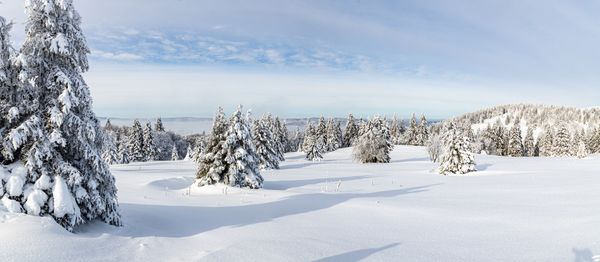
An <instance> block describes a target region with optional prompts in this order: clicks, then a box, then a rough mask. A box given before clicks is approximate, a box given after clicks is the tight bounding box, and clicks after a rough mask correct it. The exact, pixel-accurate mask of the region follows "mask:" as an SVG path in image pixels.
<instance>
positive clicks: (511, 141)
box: [507, 125, 524, 157]
mask: <svg viewBox="0 0 600 262" xmlns="http://www.w3.org/2000/svg"><path fill="white" fill-rule="evenodd" d="M522 141H523V139H522V138H521V128H520V127H519V126H518V125H514V126H513V127H512V128H511V129H510V131H509V132H508V152H507V154H508V155H509V156H512V157H521V156H523V155H524V154H523V142H522Z"/></svg>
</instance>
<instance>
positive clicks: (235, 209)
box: [0, 146, 600, 261]
mask: <svg viewBox="0 0 600 262" xmlns="http://www.w3.org/2000/svg"><path fill="white" fill-rule="evenodd" d="M391 156H392V163H390V164H367V165H363V164H357V163H354V162H353V161H352V159H351V149H342V150H338V151H336V152H333V153H329V154H326V155H325V159H324V160H323V161H321V162H315V163H313V162H308V161H306V160H304V158H303V155H301V154H298V153H291V154H288V155H287V161H286V162H283V163H282V166H281V170H273V171H265V172H264V173H263V175H264V177H265V181H266V182H265V184H264V189H262V190H250V189H236V188H226V187H223V186H212V187H207V188H198V187H196V186H192V184H193V182H194V175H195V171H196V167H195V165H194V164H193V163H191V162H186V161H179V162H149V163H136V164H130V165H122V166H113V167H112V171H113V174H114V175H115V176H116V178H117V186H118V188H119V200H120V203H121V209H122V214H123V220H124V223H125V226H123V227H120V228H115V227H112V226H109V225H106V224H104V223H101V222H95V223H92V224H89V225H86V226H83V227H80V228H78V229H77V230H76V234H72V233H69V232H67V231H66V230H64V229H63V228H61V227H60V226H59V225H57V224H56V223H55V222H54V221H53V220H52V219H51V218H39V217H33V216H26V215H15V214H9V213H7V212H6V209H5V208H4V207H1V205H0V207H1V208H0V209H2V210H3V211H0V239H1V241H0V254H2V255H1V258H0V260H2V261H358V260H365V261H594V260H596V261H600V257H595V254H597V253H596V252H600V242H599V241H600V159H598V158H596V157H591V158H588V159H583V160H578V159H575V158H562V159H561V158H505V157H496V156H481V155H478V156H477V157H476V161H477V163H478V166H477V167H478V169H479V170H480V171H478V172H476V173H471V174H469V175H464V176H448V177H444V176H441V175H438V174H436V173H434V172H433V171H432V170H433V169H434V168H436V165H435V164H432V163H430V162H429V161H428V157H427V154H426V152H425V149H424V148H422V147H405V146H400V147H396V149H395V150H394V152H393V153H392V155H391Z"/></svg>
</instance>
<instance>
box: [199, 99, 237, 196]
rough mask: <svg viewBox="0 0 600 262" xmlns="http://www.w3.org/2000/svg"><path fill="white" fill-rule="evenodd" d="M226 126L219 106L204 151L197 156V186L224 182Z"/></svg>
mask: <svg viewBox="0 0 600 262" xmlns="http://www.w3.org/2000/svg"><path fill="white" fill-rule="evenodd" d="M228 128H229V125H228V123H227V120H226V119H225V113H223V109H222V108H219V110H218V111H217V113H216V115H215V117H214V120H213V126H212V131H211V133H210V135H209V136H208V139H207V143H206V148H205V149H204V153H203V154H200V155H199V156H198V164H199V167H198V172H197V173H196V178H197V179H198V185H199V186H205V185H212V184H217V183H224V181H225V170H226V168H227V165H228V164H227V162H226V161H225V157H226V153H227V151H226V150H225V142H226V138H227V137H226V134H225V132H227V130H228Z"/></svg>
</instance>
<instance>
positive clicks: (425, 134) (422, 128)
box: [416, 115, 429, 146]
mask: <svg viewBox="0 0 600 262" xmlns="http://www.w3.org/2000/svg"><path fill="white" fill-rule="evenodd" d="M428 139H429V130H428V129H427V119H426V118H425V115H421V122H419V126H418V128H417V139H416V144H417V145H419V146H422V145H425V142H426V141H427V140H428Z"/></svg>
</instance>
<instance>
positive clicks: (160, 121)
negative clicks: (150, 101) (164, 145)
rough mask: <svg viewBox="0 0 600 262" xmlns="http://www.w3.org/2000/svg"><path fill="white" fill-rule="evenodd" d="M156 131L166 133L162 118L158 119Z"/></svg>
mask: <svg viewBox="0 0 600 262" xmlns="http://www.w3.org/2000/svg"><path fill="white" fill-rule="evenodd" d="M154 130H156V132H165V127H164V126H163V122H162V119H161V118H160V117H159V118H157V119H156V124H154Z"/></svg>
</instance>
